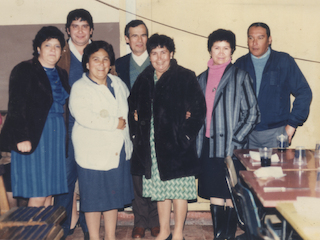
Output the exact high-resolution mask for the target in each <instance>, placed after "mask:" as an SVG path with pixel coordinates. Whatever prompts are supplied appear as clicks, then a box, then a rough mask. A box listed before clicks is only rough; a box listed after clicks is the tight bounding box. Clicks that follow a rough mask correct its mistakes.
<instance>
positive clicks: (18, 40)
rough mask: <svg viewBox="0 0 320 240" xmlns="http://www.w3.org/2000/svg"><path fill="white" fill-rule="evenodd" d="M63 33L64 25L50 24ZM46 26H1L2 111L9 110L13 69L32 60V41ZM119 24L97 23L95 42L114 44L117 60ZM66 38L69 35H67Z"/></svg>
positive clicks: (0, 93)
mask: <svg viewBox="0 0 320 240" xmlns="http://www.w3.org/2000/svg"><path fill="white" fill-rule="evenodd" d="M49 25H54V26H56V27H58V28H59V29H60V30H61V31H62V32H63V33H65V30H64V24H49ZM43 26H48V24H44V25H14V26H0V32H1V42H0V110H7V105H8V85H9V76H10V72H11V70H12V68H13V67H14V66H15V65H17V64H18V63H19V62H22V61H24V60H27V59H30V58H32V40H33V39H34V37H35V35H36V33H37V32H38V31H39V29H40V28H41V27H43ZM119 36H120V35H119V23H95V24H94V32H93V36H92V39H93V40H105V41H107V42H109V43H111V44H112V46H113V49H114V52H115V56H116V58H118V57H119V55H120V39H119ZM65 37H66V38H67V35H66V33H65Z"/></svg>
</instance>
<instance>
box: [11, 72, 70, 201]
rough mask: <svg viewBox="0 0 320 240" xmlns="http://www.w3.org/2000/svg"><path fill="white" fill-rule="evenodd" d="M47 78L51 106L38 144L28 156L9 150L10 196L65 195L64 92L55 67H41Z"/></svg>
mask: <svg viewBox="0 0 320 240" xmlns="http://www.w3.org/2000/svg"><path fill="white" fill-rule="evenodd" d="M44 70H45V71H46V74H47V76H48V78H49V81H50V85H51V89H52V96H53V103H52V106H51V108H50V110H49V114H48V116H47V120H46V123H45V126H44V128H43V131H42V135H41V138H40V141H39V144H38V146H37V148H36V149H35V151H34V152H33V153H32V154H29V155H22V154H19V153H17V152H15V151H11V178H12V179H11V181H12V192H13V196H14V197H24V198H30V197H46V196H50V195H56V194H61V193H66V192H67V191H68V188H67V178H66V169H65V138H66V129H65V123H64V118H63V112H64V110H63V105H64V103H65V100H66V98H68V96H69V95H68V93H67V92H66V91H65V89H64V88H63V86H62V83H61V81H60V78H59V74H58V71H57V70H56V69H55V68H44Z"/></svg>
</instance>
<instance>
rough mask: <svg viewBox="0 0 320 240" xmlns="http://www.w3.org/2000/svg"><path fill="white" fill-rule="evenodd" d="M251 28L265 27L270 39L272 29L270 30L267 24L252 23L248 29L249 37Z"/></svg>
mask: <svg viewBox="0 0 320 240" xmlns="http://www.w3.org/2000/svg"><path fill="white" fill-rule="evenodd" d="M251 27H263V28H264V29H265V30H266V32H267V36H268V38H269V37H270V34H271V33H270V28H269V26H268V25H267V24H265V23H263V22H255V23H252V24H251V25H250V26H249V27H248V31H247V35H248V37H249V30H250V28H251Z"/></svg>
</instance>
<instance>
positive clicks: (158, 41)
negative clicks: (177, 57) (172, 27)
mask: <svg viewBox="0 0 320 240" xmlns="http://www.w3.org/2000/svg"><path fill="white" fill-rule="evenodd" d="M157 47H161V48H163V47H166V48H167V49H168V50H169V52H170V53H171V52H173V53H174V52H175V50H176V48H175V46H174V42H173V39H172V38H170V37H168V36H166V35H159V34H157V33H156V34H153V35H152V36H151V37H150V38H149V39H148V41H147V51H148V54H149V55H150V53H151V51H152V50H153V49H155V48H157Z"/></svg>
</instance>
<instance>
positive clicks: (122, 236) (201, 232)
mask: <svg viewBox="0 0 320 240" xmlns="http://www.w3.org/2000/svg"><path fill="white" fill-rule="evenodd" d="M132 228H133V226H118V227H117V231H116V237H117V239H118V240H132V238H131V232H132ZM242 233H243V231H242V230H240V229H239V228H238V231H237V233H236V235H240V234H242ZM103 235H104V228H103V226H101V229H100V239H103ZM184 237H185V239H186V240H209V239H210V240H212V239H213V230H212V226H207V225H206V226H204V225H186V226H185V228H184ZM80 239H83V232H82V230H81V228H80V227H78V228H76V230H75V231H74V233H73V235H71V236H68V237H67V240H80ZM151 239H155V238H154V237H152V236H151V233H150V231H148V230H147V231H146V234H145V237H144V238H143V240H151Z"/></svg>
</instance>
